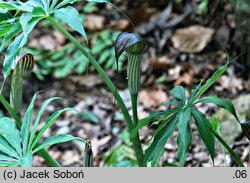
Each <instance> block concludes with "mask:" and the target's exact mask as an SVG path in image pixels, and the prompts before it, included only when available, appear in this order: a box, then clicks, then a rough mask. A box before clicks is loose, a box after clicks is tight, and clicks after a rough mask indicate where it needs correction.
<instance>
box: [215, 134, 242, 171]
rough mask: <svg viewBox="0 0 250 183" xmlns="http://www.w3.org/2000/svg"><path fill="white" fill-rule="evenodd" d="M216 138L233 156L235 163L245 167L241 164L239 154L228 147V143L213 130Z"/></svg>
mask: <svg viewBox="0 0 250 183" xmlns="http://www.w3.org/2000/svg"><path fill="white" fill-rule="evenodd" d="M211 130H212V132H213V134H214V136H215V137H216V138H217V139H218V140H219V141H220V143H221V144H222V145H223V146H224V147H225V148H226V149H227V150H228V152H229V153H230V154H231V156H232V158H233V159H234V161H235V162H236V163H237V164H238V165H239V166H240V167H244V165H243V163H242V162H241V160H240V158H239V157H238V156H237V154H236V153H235V152H234V151H233V150H232V149H231V148H230V147H229V145H227V143H226V142H225V141H224V140H223V139H222V138H221V136H220V135H219V134H218V133H216V131H214V130H213V129H211Z"/></svg>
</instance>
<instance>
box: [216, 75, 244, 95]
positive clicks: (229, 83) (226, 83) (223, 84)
mask: <svg viewBox="0 0 250 183" xmlns="http://www.w3.org/2000/svg"><path fill="white" fill-rule="evenodd" d="M218 82H219V83H220V86H219V87H216V89H217V90H219V91H223V90H224V89H226V90H228V91H231V92H232V94H236V93H237V91H241V90H242V89H243V81H242V79H241V78H236V77H234V76H231V77H230V76H225V75H223V76H221V78H220V79H219V80H218Z"/></svg>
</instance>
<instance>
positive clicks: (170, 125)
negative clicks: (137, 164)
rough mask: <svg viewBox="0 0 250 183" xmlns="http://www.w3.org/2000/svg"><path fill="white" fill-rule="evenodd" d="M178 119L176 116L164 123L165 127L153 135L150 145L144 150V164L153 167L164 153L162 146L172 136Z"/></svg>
mask: <svg viewBox="0 0 250 183" xmlns="http://www.w3.org/2000/svg"><path fill="white" fill-rule="evenodd" d="M177 122H178V118H177V117H176V115H175V116H174V117H172V118H171V119H170V120H168V121H166V122H165V125H164V126H163V127H162V128H161V129H160V130H159V131H158V132H157V133H156V134H155V135H154V139H153V142H152V144H150V146H149V147H148V148H147V149H146V151H145V156H144V163H145V164H147V163H148V162H151V163H152V165H155V164H156V163H157V162H158V160H159V159H160V157H161V156H162V154H163V152H164V146H165V144H166V142H167V140H168V139H169V138H170V137H171V136H172V135H173V132H174V129H175V127H176V125H177Z"/></svg>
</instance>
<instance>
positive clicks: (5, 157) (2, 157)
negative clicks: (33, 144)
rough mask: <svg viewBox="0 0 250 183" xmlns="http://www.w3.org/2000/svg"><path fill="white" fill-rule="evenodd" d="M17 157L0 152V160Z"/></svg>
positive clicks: (13, 159)
mask: <svg viewBox="0 0 250 183" xmlns="http://www.w3.org/2000/svg"><path fill="white" fill-rule="evenodd" d="M16 160H17V159H15V158H13V157H11V156H8V155H6V154H3V153H1V152H0V161H16Z"/></svg>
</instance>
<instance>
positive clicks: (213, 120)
mask: <svg viewBox="0 0 250 183" xmlns="http://www.w3.org/2000/svg"><path fill="white" fill-rule="evenodd" d="M210 124H211V127H212V129H213V130H214V131H216V133H218V134H219V135H220V133H221V125H220V123H219V121H218V120H217V119H216V117H214V116H213V117H212V118H211V119H210Z"/></svg>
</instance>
